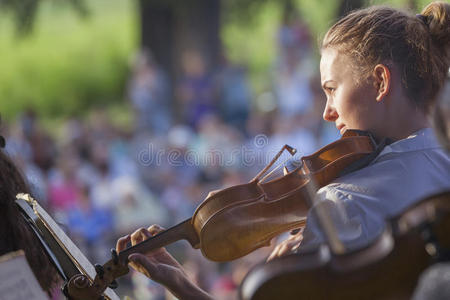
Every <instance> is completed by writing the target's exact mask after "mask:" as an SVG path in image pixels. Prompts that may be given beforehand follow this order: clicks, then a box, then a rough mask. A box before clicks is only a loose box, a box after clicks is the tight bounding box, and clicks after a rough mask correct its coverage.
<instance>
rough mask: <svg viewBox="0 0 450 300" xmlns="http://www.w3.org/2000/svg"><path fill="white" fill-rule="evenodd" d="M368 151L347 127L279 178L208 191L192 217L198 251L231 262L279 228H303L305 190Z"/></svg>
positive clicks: (328, 179) (325, 181) (311, 189)
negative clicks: (335, 138)
mask: <svg viewBox="0 0 450 300" xmlns="http://www.w3.org/2000/svg"><path fill="white" fill-rule="evenodd" d="M373 151H374V144H373V143H372V142H371V140H370V139H369V137H367V136H361V135H358V134H356V133H354V132H352V131H348V133H347V135H344V137H342V138H341V139H339V140H338V141H336V142H334V143H332V144H329V145H327V146H325V147H324V148H322V149H320V150H319V151H317V152H316V153H314V154H312V155H310V156H305V157H303V158H302V164H301V166H299V167H297V168H296V169H294V170H293V171H291V172H289V173H287V174H285V175H284V176H283V177H280V178H277V179H274V180H271V181H268V182H261V181H259V180H253V181H251V182H250V183H248V184H243V185H238V186H234V187H231V188H228V189H224V190H221V191H219V192H216V193H210V195H208V197H207V198H206V199H205V200H204V201H203V203H202V204H200V206H199V207H198V208H197V210H196V211H195V213H194V215H193V217H192V222H193V226H194V228H195V231H196V232H197V234H198V237H199V241H200V244H199V248H200V249H201V251H202V254H203V255H204V256H205V257H206V258H208V259H210V260H212V261H219V262H224V261H231V260H234V259H237V258H239V257H242V256H244V255H246V254H248V253H250V252H252V251H254V250H256V249H258V248H260V247H263V246H268V245H270V241H271V240H272V239H273V238H274V237H275V236H277V235H280V234H281V233H283V232H286V231H289V230H292V229H296V228H300V227H304V226H305V224H306V215H307V213H308V209H309V207H310V203H309V201H310V197H311V196H310V193H314V192H315V191H316V190H317V188H319V187H321V186H324V185H326V184H328V183H329V182H331V181H332V180H333V179H334V178H336V177H337V176H338V175H339V173H340V172H341V171H342V170H343V169H344V168H345V167H347V166H349V165H350V164H351V163H354V162H355V161H359V160H360V159H361V158H363V157H365V156H367V155H369V154H371V153H373Z"/></svg>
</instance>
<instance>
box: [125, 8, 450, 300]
mask: <svg viewBox="0 0 450 300" xmlns="http://www.w3.org/2000/svg"><path fill="white" fill-rule="evenodd" d="M449 28H450V5H449V4H448V3H444V2H433V3H431V4H430V5H428V6H427V7H426V8H425V9H424V10H423V12H422V14H420V15H417V16H414V15H409V14H407V13H404V12H401V11H399V10H396V9H392V8H387V7H371V8H367V9H363V10H358V11H355V12H352V13H350V14H349V15H347V16H346V17H344V18H343V19H341V20H340V21H338V22H337V23H336V24H335V25H333V26H332V27H331V28H330V30H329V31H328V32H327V34H326V35H325V38H324V40H323V43H322V46H321V54H322V58H321V62H320V73H321V81H322V87H323V90H324V91H325V94H326V96H327V104H326V107H325V110H324V114H323V117H324V119H325V120H327V121H330V122H334V123H335V124H336V127H337V128H338V129H339V130H340V131H341V133H344V132H345V130H347V129H360V130H366V131H370V132H371V133H373V134H374V136H375V137H376V138H377V139H378V140H381V139H382V138H389V140H390V141H391V143H390V144H389V145H388V146H386V147H385V148H384V149H383V150H382V151H381V153H380V154H379V155H378V156H377V157H376V158H375V159H374V160H373V161H372V162H371V163H370V164H369V165H368V166H367V167H365V168H362V169H360V170H358V171H355V172H352V173H350V174H347V175H345V176H343V177H340V178H338V179H336V180H335V181H334V182H333V183H331V184H329V185H327V186H325V187H323V188H322V189H320V190H319V191H318V193H317V199H318V201H319V203H326V204H328V205H327V206H328V207H329V208H331V216H332V218H333V221H334V223H335V224H334V225H335V226H336V228H337V229H338V230H337V231H338V233H339V238H340V239H341V240H342V241H343V242H344V244H345V245H346V246H347V248H352V247H359V246H361V245H364V244H367V243H369V242H370V241H371V240H372V239H373V238H375V237H376V236H377V235H378V234H379V233H380V231H381V230H382V229H383V224H384V220H385V219H386V218H387V217H390V216H392V215H396V214H398V213H400V212H402V211H403V210H404V209H406V208H407V207H408V206H410V205H411V204H413V203H415V202H417V201H419V200H420V199H423V198H424V197H426V196H428V195H431V194H435V193H438V192H441V191H444V190H450V158H449V156H448V154H446V153H445V152H444V151H443V150H442V148H441V147H440V146H439V145H438V143H437V141H436V139H435V137H434V135H433V132H432V130H431V129H430V128H428V127H429V126H430V125H429V123H428V119H427V111H428V110H429V108H430V107H431V106H432V105H433V101H434V99H435V98H436V96H437V94H438V93H439V91H440V90H441V88H442V86H443V85H444V82H445V78H446V76H447V73H448V69H449V63H450V45H449V44H450V31H449V30H450V29H449ZM314 216H315V214H311V213H310V214H309V215H308V224H307V226H306V229H305V232H304V233H303V235H300V234H299V235H297V236H294V237H292V238H291V239H289V240H288V241H286V242H283V243H282V244H280V245H279V246H278V247H277V248H276V249H275V250H274V252H273V253H272V255H271V258H273V257H277V256H280V255H283V254H285V253H287V252H290V251H292V250H293V249H294V248H295V247H297V246H298V244H299V241H301V240H302V239H303V242H302V244H301V247H300V248H302V247H304V246H307V245H312V244H315V243H320V242H321V241H323V237H322V234H321V230H319V228H320V226H319V225H318V224H317V223H318V222H317V220H315V217H314ZM159 231H161V228H159V227H158V226H157V225H153V226H151V227H150V228H149V229H148V230H147V229H143V228H141V229H139V230H137V231H135V232H134V233H133V234H131V235H128V236H126V237H123V238H121V239H119V240H118V242H117V250H118V251H120V250H123V249H124V247H125V245H126V244H127V243H128V242H129V241H131V243H132V244H135V243H138V242H141V241H143V240H145V239H147V238H148V237H150V236H152V235H154V234H156V233H158V232H159ZM129 259H130V264H131V265H132V266H133V267H134V268H136V269H137V270H138V271H140V272H142V273H144V274H145V275H147V276H148V277H149V278H151V279H153V280H155V281H157V282H159V283H161V284H163V285H164V286H166V287H167V288H168V289H169V290H170V291H171V292H172V293H173V294H174V295H175V296H176V297H178V298H179V299H211V298H212V297H211V296H210V295H208V294H207V293H206V292H204V291H202V290H201V289H199V288H198V287H197V286H195V285H194V284H193V283H192V282H191V281H190V280H189V278H188V277H187V276H186V273H185V272H184V271H183V268H182V267H181V266H180V265H179V264H178V262H176V261H175V260H174V259H173V258H172V257H171V256H170V254H168V253H167V252H166V251H165V250H164V249H159V250H158V251H155V252H152V253H148V254H146V255H143V254H133V255H131V256H130V257H129Z"/></svg>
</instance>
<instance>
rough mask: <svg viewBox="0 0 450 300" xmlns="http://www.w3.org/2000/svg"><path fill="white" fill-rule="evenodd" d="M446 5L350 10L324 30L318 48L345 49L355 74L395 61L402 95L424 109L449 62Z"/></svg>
mask: <svg viewBox="0 0 450 300" xmlns="http://www.w3.org/2000/svg"><path fill="white" fill-rule="evenodd" d="M449 40H450V4H448V3H444V2H432V3H431V4H429V5H428V6H427V7H426V8H425V9H424V10H423V11H422V14H421V15H417V16H415V15H412V14H409V13H406V12H403V11H400V10H397V9H393V8H390V7H383V6H373V7H369V8H366V9H361V10H357V11H353V12H351V13H350V14H348V15H347V16H345V17H344V18H342V19H341V20H339V21H338V22H337V23H336V24H334V25H333V26H332V27H331V28H330V29H329V30H328V32H327V33H326V35H325V37H324V39H323V42H322V45H321V48H322V49H324V48H327V47H336V49H338V50H340V51H342V52H343V53H348V55H350V57H351V58H352V60H353V61H354V66H355V68H356V69H357V73H358V74H367V75H366V76H363V78H364V79H367V78H368V77H369V74H371V73H372V72H371V70H372V69H373V67H374V66H375V65H376V64H379V63H383V64H386V65H388V66H389V64H390V63H392V64H394V65H395V66H396V67H397V68H398V69H399V71H400V72H401V80H402V86H403V89H404V91H405V92H406V95H407V96H408V97H409V98H410V99H411V100H412V101H413V102H414V103H415V104H416V105H417V106H418V107H420V108H422V109H424V110H426V109H428V108H429V106H430V105H431V104H432V103H433V102H434V100H435V98H436V96H437V94H438V93H439V90H440V89H441V88H442V86H443V85H444V82H445V77H446V76H447V72H448V68H449V63H450V45H449Z"/></svg>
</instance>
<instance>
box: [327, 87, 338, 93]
mask: <svg viewBox="0 0 450 300" xmlns="http://www.w3.org/2000/svg"><path fill="white" fill-rule="evenodd" d="M325 89H326V90H327V92H328V93H333V92H334V91H335V90H336V89H335V88H332V87H327V88H325Z"/></svg>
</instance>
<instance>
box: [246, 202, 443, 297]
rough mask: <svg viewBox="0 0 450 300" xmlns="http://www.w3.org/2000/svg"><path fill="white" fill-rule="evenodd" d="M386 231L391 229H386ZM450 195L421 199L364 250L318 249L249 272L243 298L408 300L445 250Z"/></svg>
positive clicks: (292, 255)
mask: <svg viewBox="0 0 450 300" xmlns="http://www.w3.org/2000/svg"><path fill="white" fill-rule="evenodd" d="M390 228H391V229H390ZM448 232H450V193H444V194H440V195H436V196H433V197H430V198H428V199H425V200H423V201H422V202H420V203H419V204H417V205H415V206H414V207H412V208H410V209H409V210H408V211H406V212H405V213H403V214H401V215H400V216H398V217H396V218H393V219H392V220H390V222H389V223H387V226H386V230H385V232H384V233H383V234H382V235H381V236H380V237H379V238H378V239H377V240H376V241H375V242H374V243H372V244H371V245H369V246H368V247H366V248H364V249H361V250H357V251H353V252H349V253H345V254H342V255H332V254H331V253H330V251H329V248H328V247H326V246H323V247H321V248H319V249H316V250H315V251H311V252H309V253H303V254H291V255H287V256H285V257H281V258H279V259H276V260H273V261H271V262H269V263H266V264H262V265H259V266H257V267H255V268H254V269H253V270H252V271H250V272H249V273H248V274H247V276H246V278H245V279H244V281H243V282H242V285H241V288H240V296H241V299H243V300H250V299H251V300H265V299H410V297H411V295H412V293H413V291H414V288H415V286H416V284H417V280H418V278H419V276H420V274H421V273H422V272H423V270H425V268H426V267H428V266H429V265H430V264H431V263H433V262H434V261H436V260H437V259H438V257H437V255H438V253H437V252H436V251H438V250H439V249H440V254H441V255H443V253H444V255H446V257H444V258H443V259H448V252H447V253H445V252H443V249H446V250H447V251H448V250H450V237H449V236H448Z"/></svg>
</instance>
